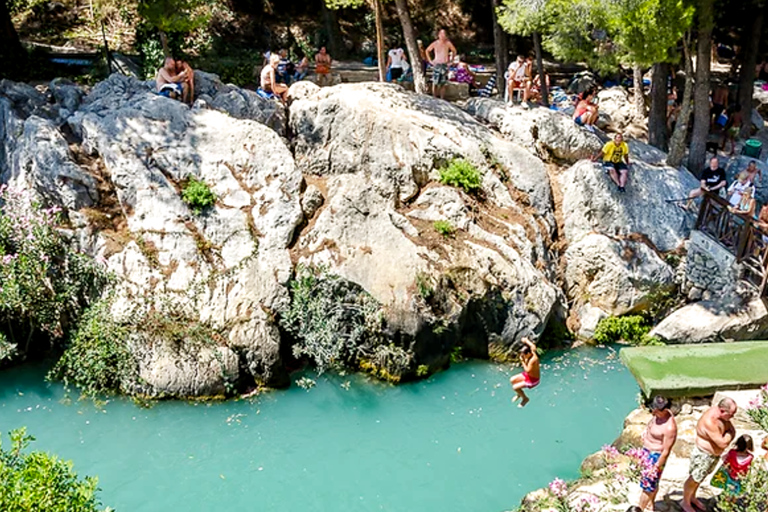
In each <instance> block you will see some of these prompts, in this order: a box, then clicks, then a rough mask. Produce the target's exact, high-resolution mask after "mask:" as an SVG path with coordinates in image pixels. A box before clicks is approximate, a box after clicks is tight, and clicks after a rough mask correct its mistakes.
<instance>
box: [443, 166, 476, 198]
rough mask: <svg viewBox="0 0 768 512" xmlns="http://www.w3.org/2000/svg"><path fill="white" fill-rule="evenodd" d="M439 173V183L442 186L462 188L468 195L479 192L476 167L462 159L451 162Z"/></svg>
mask: <svg viewBox="0 0 768 512" xmlns="http://www.w3.org/2000/svg"><path fill="white" fill-rule="evenodd" d="M439 173H440V183H442V184H443V185H450V186H452V187H457V188H463V189H464V190H465V191H467V192H470V193H472V192H476V191H477V190H479V189H480V185H481V183H482V179H481V177H480V172H479V171H478V170H477V167H475V165H474V164H472V162H469V161H467V160H465V159H463V158H455V159H453V160H451V161H450V162H449V163H448V165H446V166H445V167H443V168H441V169H440V171H439Z"/></svg>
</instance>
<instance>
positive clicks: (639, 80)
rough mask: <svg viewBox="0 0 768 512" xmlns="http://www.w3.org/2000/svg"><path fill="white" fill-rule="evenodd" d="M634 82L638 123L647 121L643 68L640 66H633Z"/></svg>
mask: <svg viewBox="0 0 768 512" xmlns="http://www.w3.org/2000/svg"><path fill="white" fill-rule="evenodd" d="M632 77H633V78H632V81H633V83H634V95H633V98H634V101H635V117H636V119H637V120H638V121H642V120H643V119H645V91H644V87H643V68H642V67H641V66H640V64H637V63H635V64H633V65H632Z"/></svg>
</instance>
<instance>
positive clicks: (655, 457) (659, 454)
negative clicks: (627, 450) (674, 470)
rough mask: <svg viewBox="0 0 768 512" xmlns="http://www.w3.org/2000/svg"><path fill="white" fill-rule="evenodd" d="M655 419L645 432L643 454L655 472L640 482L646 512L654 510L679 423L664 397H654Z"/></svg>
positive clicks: (642, 506)
mask: <svg viewBox="0 0 768 512" xmlns="http://www.w3.org/2000/svg"><path fill="white" fill-rule="evenodd" d="M651 414H653V418H651V421H649V422H648V426H647V427H646V429H645V432H643V453H644V454H645V457H646V459H647V460H648V461H650V462H651V463H652V464H653V471H650V472H648V473H649V474H647V475H644V476H643V478H642V479H641V480H640V487H641V488H642V490H643V493H642V494H641V495H640V508H641V509H642V510H645V509H646V508H648V507H649V506H650V509H651V510H654V502H655V501H656V493H657V492H658V491H659V480H661V473H662V472H663V471H664V465H665V464H666V463H667V459H668V458H669V454H670V453H671V452H672V446H674V444H675V441H676V440H677V423H676V422H675V416H674V415H673V414H672V411H670V410H669V400H667V399H666V398H664V397H663V396H657V397H654V399H653V401H652V402H651Z"/></svg>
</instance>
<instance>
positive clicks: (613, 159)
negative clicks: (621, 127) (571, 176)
mask: <svg viewBox="0 0 768 512" xmlns="http://www.w3.org/2000/svg"><path fill="white" fill-rule="evenodd" d="M600 156H602V157H603V166H604V167H605V168H606V169H607V170H608V174H609V175H610V176H611V180H613V182H614V183H615V184H616V186H617V187H619V192H621V193H622V194H623V193H624V192H626V191H627V190H626V188H625V187H626V186H627V177H628V175H629V146H627V143H626V142H624V136H623V135H622V134H620V133H617V134H616V135H614V136H613V140H609V141H608V142H606V143H605V145H604V146H603V149H601V150H600V153H598V154H597V155H595V157H594V158H593V159H592V161H595V160H597V158H598V157H600Z"/></svg>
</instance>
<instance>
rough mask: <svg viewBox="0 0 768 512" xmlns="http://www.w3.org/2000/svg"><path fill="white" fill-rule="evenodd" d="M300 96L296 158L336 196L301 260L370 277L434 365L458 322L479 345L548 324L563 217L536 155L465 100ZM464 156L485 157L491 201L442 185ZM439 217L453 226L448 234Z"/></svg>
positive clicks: (342, 89) (387, 90) (359, 92)
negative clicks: (487, 123) (553, 257)
mask: <svg viewBox="0 0 768 512" xmlns="http://www.w3.org/2000/svg"><path fill="white" fill-rule="evenodd" d="M300 97H301V99H297V100H296V101H294V102H293V104H292V105H291V118H290V119H291V126H290V128H291V131H292V132H293V133H294V134H295V136H296V140H295V152H296V162H297V164H298V166H299V167H300V168H301V169H302V170H303V171H304V172H305V173H306V174H312V175H317V176H318V177H319V178H320V180H321V181H322V182H323V184H324V187H325V188H326V190H327V197H326V202H325V204H324V206H323V207H322V209H321V210H320V211H319V213H318V214H317V218H316V220H314V221H313V222H312V224H311V225H310V226H308V228H307V229H306V230H305V231H304V232H302V235H301V237H300V239H299V242H298V244H297V246H296V247H295V249H294V251H295V253H296V258H298V260H299V261H301V262H306V263H311V264H315V265H317V264H325V265H328V266H330V268H331V269H332V271H333V272H334V273H336V274H339V275H341V276H343V277H345V278H346V279H349V280H350V281H353V282H355V283H358V284H359V285H360V286H362V287H363V288H364V289H365V290H366V291H367V292H368V293H370V294H371V295H372V296H373V297H374V298H375V299H376V300H377V301H379V302H380V303H382V304H383V305H384V307H385V311H386V315H387V322H388V325H389V326H390V328H391V329H392V330H393V331H394V332H397V333H399V334H397V336H404V337H405V338H406V339H413V340H416V344H415V345H414V346H413V349H414V350H415V351H416V352H417V353H422V354H425V355H426V354H428V353H431V354H433V355H432V357H431V358H430V357H428V356H425V357H427V361H426V364H430V365H432V364H441V362H444V361H445V358H446V357H447V351H446V349H445V348H446V347H450V346H453V345H454V344H457V343H459V342H460V341H459V340H460V339H461V337H462V336H461V334H462V330H466V329H470V328H471V329H478V330H479V331H480V332H479V333H478V336H479V338H480V340H481V342H479V343H478V344H477V346H473V347H469V350H470V352H474V353H478V354H487V352H488V350H489V349H488V341H489V340H491V342H492V343H495V345H494V347H492V349H491V350H492V351H494V350H496V351H499V352H504V351H506V350H508V347H509V346H510V345H511V344H513V343H515V342H516V341H517V340H519V339H520V337H522V336H524V335H529V336H536V335H538V334H540V333H541V332H542V330H543V328H544V326H545V324H546V323H547V320H548V319H549V316H550V314H551V312H552V310H553V309H554V308H555V307H556V306H557V305H558V303H559V294H558V291H557V289H556V288H555V286H553V285H552V284H551V283H550V281H549V279H548V275H547V274H546V273H545V272H542V271H541V270H539V268H537V267H539V266H540V265H541V264H542V263H544V264H545V265H546V263H545V262H547V261H548V260H549V255H548V247H547V241H548V239H549V236H550V234H551V232H552V229H553V225H554V218H553V215H552V206H551V194H550V190H549V186H548V181H547V178H546V173H545V170H544V167H543V165H542V164H541V162H540V161H538V160H537V159H535V158H533V157H532V156H531V155H530V154H528V153H527V152H526V151H524V150H522V149H521V148H519V147H518V146H516V145H514V144H511V143H509V142H507V141H504V140H502V139H500V138H499V137H498V136H496V135H495V134H493V133H492V132H491V131H490V130H488V129H487V128H485V127H484V126H482V125H480V124H479V123H477V122H476V121H475V120H474V119H472V118H471V117H469V116H468V115H467V114H465V113H464V112H462V111H461V110H459V109H457V108H455V107H453V106H451V105H449V104H447V103H445V102H442V101H438V100H434V99H432V98H429V97H423V96H416V95H413V94H409V93H406V92H404V91H402V90H401V89H400V88H399V87H397V86H389V85H382V84H355V85H342V86H339V87H334V88H326V89H321V90H315V91H314V93H312V94H308V95H305V94H302V95H300ZM454 158H464V159H466V160H468V161H470V162H472V163H473V164H474V165H475V166H476V167H477V169H478V170H479V172H480V174H481V179H482V187H483V192H484V194H486V197H485V199H484V200H483V201H481V202H477V200H476V198H474V197H471V196H469V195H468V194H466V193H465V192H463V191H461V190H460V189H456V188H453V187H446V186H439V185H437V184H436V183H435V182H436V181H437V179H438V172H437V169H438V168H440V167H441V166H443V165H445V164H446V162H449V161H451V160H452V159H454ZM516 198H520V199H516ZM474 205H476V206H474ZM475 208H479V210H477V211H473V209H475ZM435 221H447V222H449V223H450V225H451V226H452V227H453V228H455V229H456V230H457V231H456V233H455V234H454V235H449V236H442V235H440V234H439V233H437V232H436V230H435V227H434V225H433V224H434V222H435ZM419 289H421V290H422V293H421V294H419V293H418V290H419ZM425 289H428V290H429V292H428V293H427V292H426V291H425ZM489 302H493V303H494V304H496V305H495V306H494V308H496V309H497V311H498V312H499V314H496V315H495V316H494V317H493V318H487V319H484V320H483V322H484V325H481V326H479V327H478V326H473V325H472V324H473V323H474V322H471V321H470V320H468V317H469V316H471V313H470V311H471V310H473V308H477V309H481V310H482V309H484V308H486V309H487V305H488V303H489ZM483 314H485V313H483ZM437 323H447V325H448V326H449V329H448V330H447V332H444V334H442V335H433V333H434V332H435V331H441V332H442V331H444V330H443V329H439V330H437V329H435V325H436V324H437ZM441 346H442V347H443V348H442V349H435V348H434V347H441ZM425 347H432V348H425Z"/></svg>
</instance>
